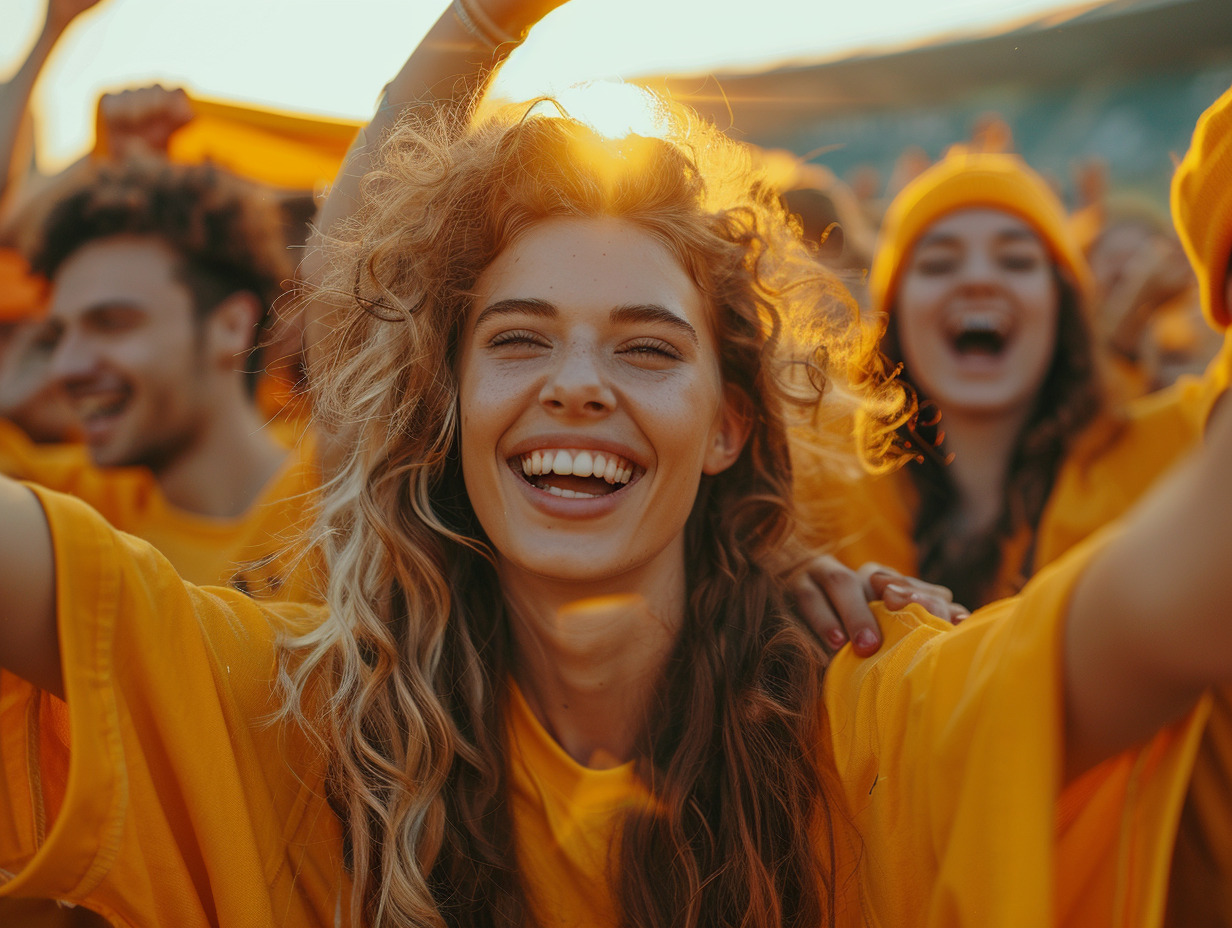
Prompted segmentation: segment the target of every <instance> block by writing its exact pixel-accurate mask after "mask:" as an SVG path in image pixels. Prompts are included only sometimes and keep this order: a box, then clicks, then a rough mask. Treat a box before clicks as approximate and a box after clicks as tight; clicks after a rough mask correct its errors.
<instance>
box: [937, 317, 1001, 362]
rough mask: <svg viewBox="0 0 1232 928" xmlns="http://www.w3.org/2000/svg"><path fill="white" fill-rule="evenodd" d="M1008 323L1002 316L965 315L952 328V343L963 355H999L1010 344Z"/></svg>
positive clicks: (950, 333) (957, 351)
mask: <svg viewBox="0 0 1232 928" xmlns="http://www.w3.org/2000/svg"><path fill="white" fill-rule="evenodd" d="M1008 323H1009V320H1008V319H1006V318H1003V317H1000V316H998V317H991V316H966V317H963V318H962V319H959V320H957V321H956V322H955V324H954V325H953V326H951V328H950V331H949V336H950V344H951V345H952V346H953V348H954V351H955V352H956V353H957V354H960V355H963V356H980V357H997V356H998V355H1000V354H1002V353H1003V352H1004V351H1005V348H1006V346H1007V345H1008V344H1009V340H1010V331H1009V324H1008Z"/></svg>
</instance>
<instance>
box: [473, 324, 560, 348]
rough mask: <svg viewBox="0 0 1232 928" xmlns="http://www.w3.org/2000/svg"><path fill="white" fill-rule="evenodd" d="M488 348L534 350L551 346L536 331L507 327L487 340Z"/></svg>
mask: <svg viewBox="0 0 1232 928" xmlns="http://www.w3.org/2000/svg"><path fill="white" fill-rule="evenodd" d="M488 347H489V348H509V349H515V350H516V349H519V348H521V349H526V350H532V351H533V350H536V349H542V348H551V347H552V345H551V343H550V342H549V341H548V340H547V339H546V338H545V337H544V336H542V335H540V334H539V333H538V332H534V331H531V330H530V329H509V330H507V331H504V332H500V333H498V334H497V335H494V336H493V337H492V338H490V339H489V340H488Z"/></svg>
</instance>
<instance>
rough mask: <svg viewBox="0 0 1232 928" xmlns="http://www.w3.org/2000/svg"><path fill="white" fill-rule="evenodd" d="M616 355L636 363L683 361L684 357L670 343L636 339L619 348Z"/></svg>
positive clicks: (652, 339)
mask: <svg viewBox="0 0 1232 928" xmlns="http://www.w3.org/2000/svg"><path fill="white" fill-rule="evenodd" d="M617 353H618V354H621V355H623V356H624V357H626V358H627V359H629V360H633V361H638V362H647V361H648V362H652V363H654V362H668V361H683V360H684V355H683V354H681V352H680V351H679V350H677V348H676V347H675V346H674V345H672V344H671V343H670V342H665V341H663V340H662V339H660V338H638V339H634V340H633V341H629V342H625V343H624V344H623V345H621V346H620V348H619V350H618V352H617Z"/></svg>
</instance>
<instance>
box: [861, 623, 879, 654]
mask: <svg viewBox="0 0 1232 928" xmlns="http://www.w3.org/2000/svg"><path fill="white" fill-rule="evenodd" d="M855 641H856V650H857V651H876V650H877V648H878V647H879V646H880V645H881V642H880V641H879V640H878V639H877V636H876V635H875V634H874V633H873V632H872V631H870V630H869V629H867V628H865V629H862V630H861V631H860V632H859V633H858V634H857V635H856V639H855Z"/></svg>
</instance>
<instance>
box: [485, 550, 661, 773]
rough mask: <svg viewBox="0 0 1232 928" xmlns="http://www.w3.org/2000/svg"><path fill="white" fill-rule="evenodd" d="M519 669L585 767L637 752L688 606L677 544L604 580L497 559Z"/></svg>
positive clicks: (560, 739) (542, 711)
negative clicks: (674, 552)
mask: <svg viewBox="0 0 1232 928" xmlns="http://www.w3.org/2000/svg"><path fill="white" fill-rule="evenodd" d="M501 589H502V592H503V593H504V596H505V599H506V601H507V602H508V604H509V609H510V613H511V616H510V621H511V626H512V629H513V640H514V648H515V649H516V657H515V661H514V666H515V668H516V670H515V677H516V679H517V682H518V685H519V686H520V687H521V689H522V693H523V695H524V696H525V697H526V701H527V703H528V704H529V705H530V707H531V710H532V711H533V712H534V713H535V715H536V716H537V717H538V718H539V721H540V722H541V723H542V724H543V726H544V728H546V729H547V731H548V732H549V733H550V734H551V735H552V737H553V738H554V739H555V740H556V742H557V743H558V744H559V745H560V746H561V747H562V748H563V749H564V750H565V751H566V752H567V753H568V754H569V755H570V756H571V757H572V758H573V759H574V760H576V761H578V763H580V764H583V765H584V766H588V767H596V768H606V767H614V766H618V765H619V764H621V763H624V762H625V761H627V760H629V759H630V758H631V757H632V756H633V753H634V746H635V742H636V739H637V737H638V736H639V734H640V733H641V732H642V731H643V730H644V729H645V727H646V723H647V714H648V712H649V711H650V709H651V704H652V700H653V698H654V693H655V690H656V687H657V685H658V683H659V680H660V678H661V676H662V674H663V668H664V665H665V663H666V661H667V659H668V657H669V655H670V654H671V651H672V648H673V647H674V646H675V642H676V638H677V635H678V634H679V630H680V624H681V620H682V617H683V615H684V605H685V583H684V558H683V550H681V551H680V552H679V556H678V557H675V558H663V559H657V560H656V561H655V562H654V563H652V564H649V565H645V566H643V567H640V568H637V569H636V570H634V571H630V572H629V573H627V574H623V575H621V576H620V577H618V578H613V579H611V580H608V581H606V582H604V583H602V584H597V585H596V584H590V583H588V584H584V585H583V584H571V583H561V582H558V581H554V580H548V579H545V578H542V577H536V576H533V575H529V574H525V573H522V572H520V571H518V570H517V569H516V568H511V567H509V566H507V565H503V566H502V569H501Z"/></svg>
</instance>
